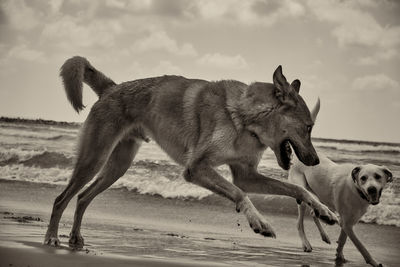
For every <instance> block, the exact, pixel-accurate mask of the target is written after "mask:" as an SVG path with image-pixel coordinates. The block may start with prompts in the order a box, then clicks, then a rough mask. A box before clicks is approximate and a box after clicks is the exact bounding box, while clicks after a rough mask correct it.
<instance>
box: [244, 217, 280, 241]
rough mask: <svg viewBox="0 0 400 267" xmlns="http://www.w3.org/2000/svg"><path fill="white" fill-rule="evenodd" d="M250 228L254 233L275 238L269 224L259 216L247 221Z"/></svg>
mask: <svg viewBox="0 0 400 267" xmlns="http://www.w3.org/2000/svg"><path fill="white" fill-rule="evenodd" d="M249 225H250V228H251V229H253V231H254V233H256V234H260V235H263V236H265V237H272V238H276V235H275V232H274V230H273V229H272V227H271V225H270V224H269V223H268V222H267V221H266V220H265V219H262V218H261V219H260V218H254V219H251V221H249Z"/></svg>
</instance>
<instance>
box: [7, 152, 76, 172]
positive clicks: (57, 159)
mask: <svg viewBox="0 0 400 267" xmlns="http://www.w3.org/2000/svg"><path fill="white" fill-rule="evenodd" d="M10 164H22V165H25V166H36V167H39V168H52V167H60V168H70V167H72V165H73V159H72V158H71V157H68V156H66V155H64V154H63V153H58V152H50V151H46V150H24V149H21V148H10V149H0V166H4V165H10Z"/></svg>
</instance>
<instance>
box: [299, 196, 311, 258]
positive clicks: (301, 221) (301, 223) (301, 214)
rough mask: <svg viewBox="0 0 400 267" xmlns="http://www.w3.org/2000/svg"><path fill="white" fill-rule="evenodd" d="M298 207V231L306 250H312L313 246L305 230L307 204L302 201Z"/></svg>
mask: <svg viewBox="0 0 400 267" xmlns="http://www.w3.org/2000/svg"><path fill="white" fill-rule="evenodd" d="M297 208H298V213H299V214H298V218H297V231H298V233H299V236H300V239H301V243H302V245H303V250H304V252H311V251H312V246H311V244H310V242H309V241H308V239H307V236H306V233H305V232H304V213H305V211H306V208H307V206H306V204H304V203H301V204H299V205H297Z"/></svg>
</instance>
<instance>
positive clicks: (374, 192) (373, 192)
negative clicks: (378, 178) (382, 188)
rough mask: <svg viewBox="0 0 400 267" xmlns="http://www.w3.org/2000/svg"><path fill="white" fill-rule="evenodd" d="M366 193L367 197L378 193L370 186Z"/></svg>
mask: <svg viewBox="0 0 400 267" xmlns="http://www.w3.org/2000/svg"><path fill="white" fill-rule="evenodd" d="M367 192H368V194H369V195H376V193H378V190H376V187H373V186H370V187H368V189H367Z"/></svg>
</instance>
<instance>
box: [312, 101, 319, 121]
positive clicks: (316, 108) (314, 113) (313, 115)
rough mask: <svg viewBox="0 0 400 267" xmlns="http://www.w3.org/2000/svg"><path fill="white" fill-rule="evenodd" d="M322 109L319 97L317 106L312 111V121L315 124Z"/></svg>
mask: <svg viewBox="0 0 400 267" xmlns="http://www.w3.org/2000/svg"><path fill="white" fill-rule="evenodd" d="M320 107H321V101H320V100H319V97H318V100H317V103H316V104H315V106H314V108H313V109H312V110H311V120H312V121H313V122H314V123H315V121H316V120H317V115H318V112H319V109H320Z"/></svg>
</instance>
